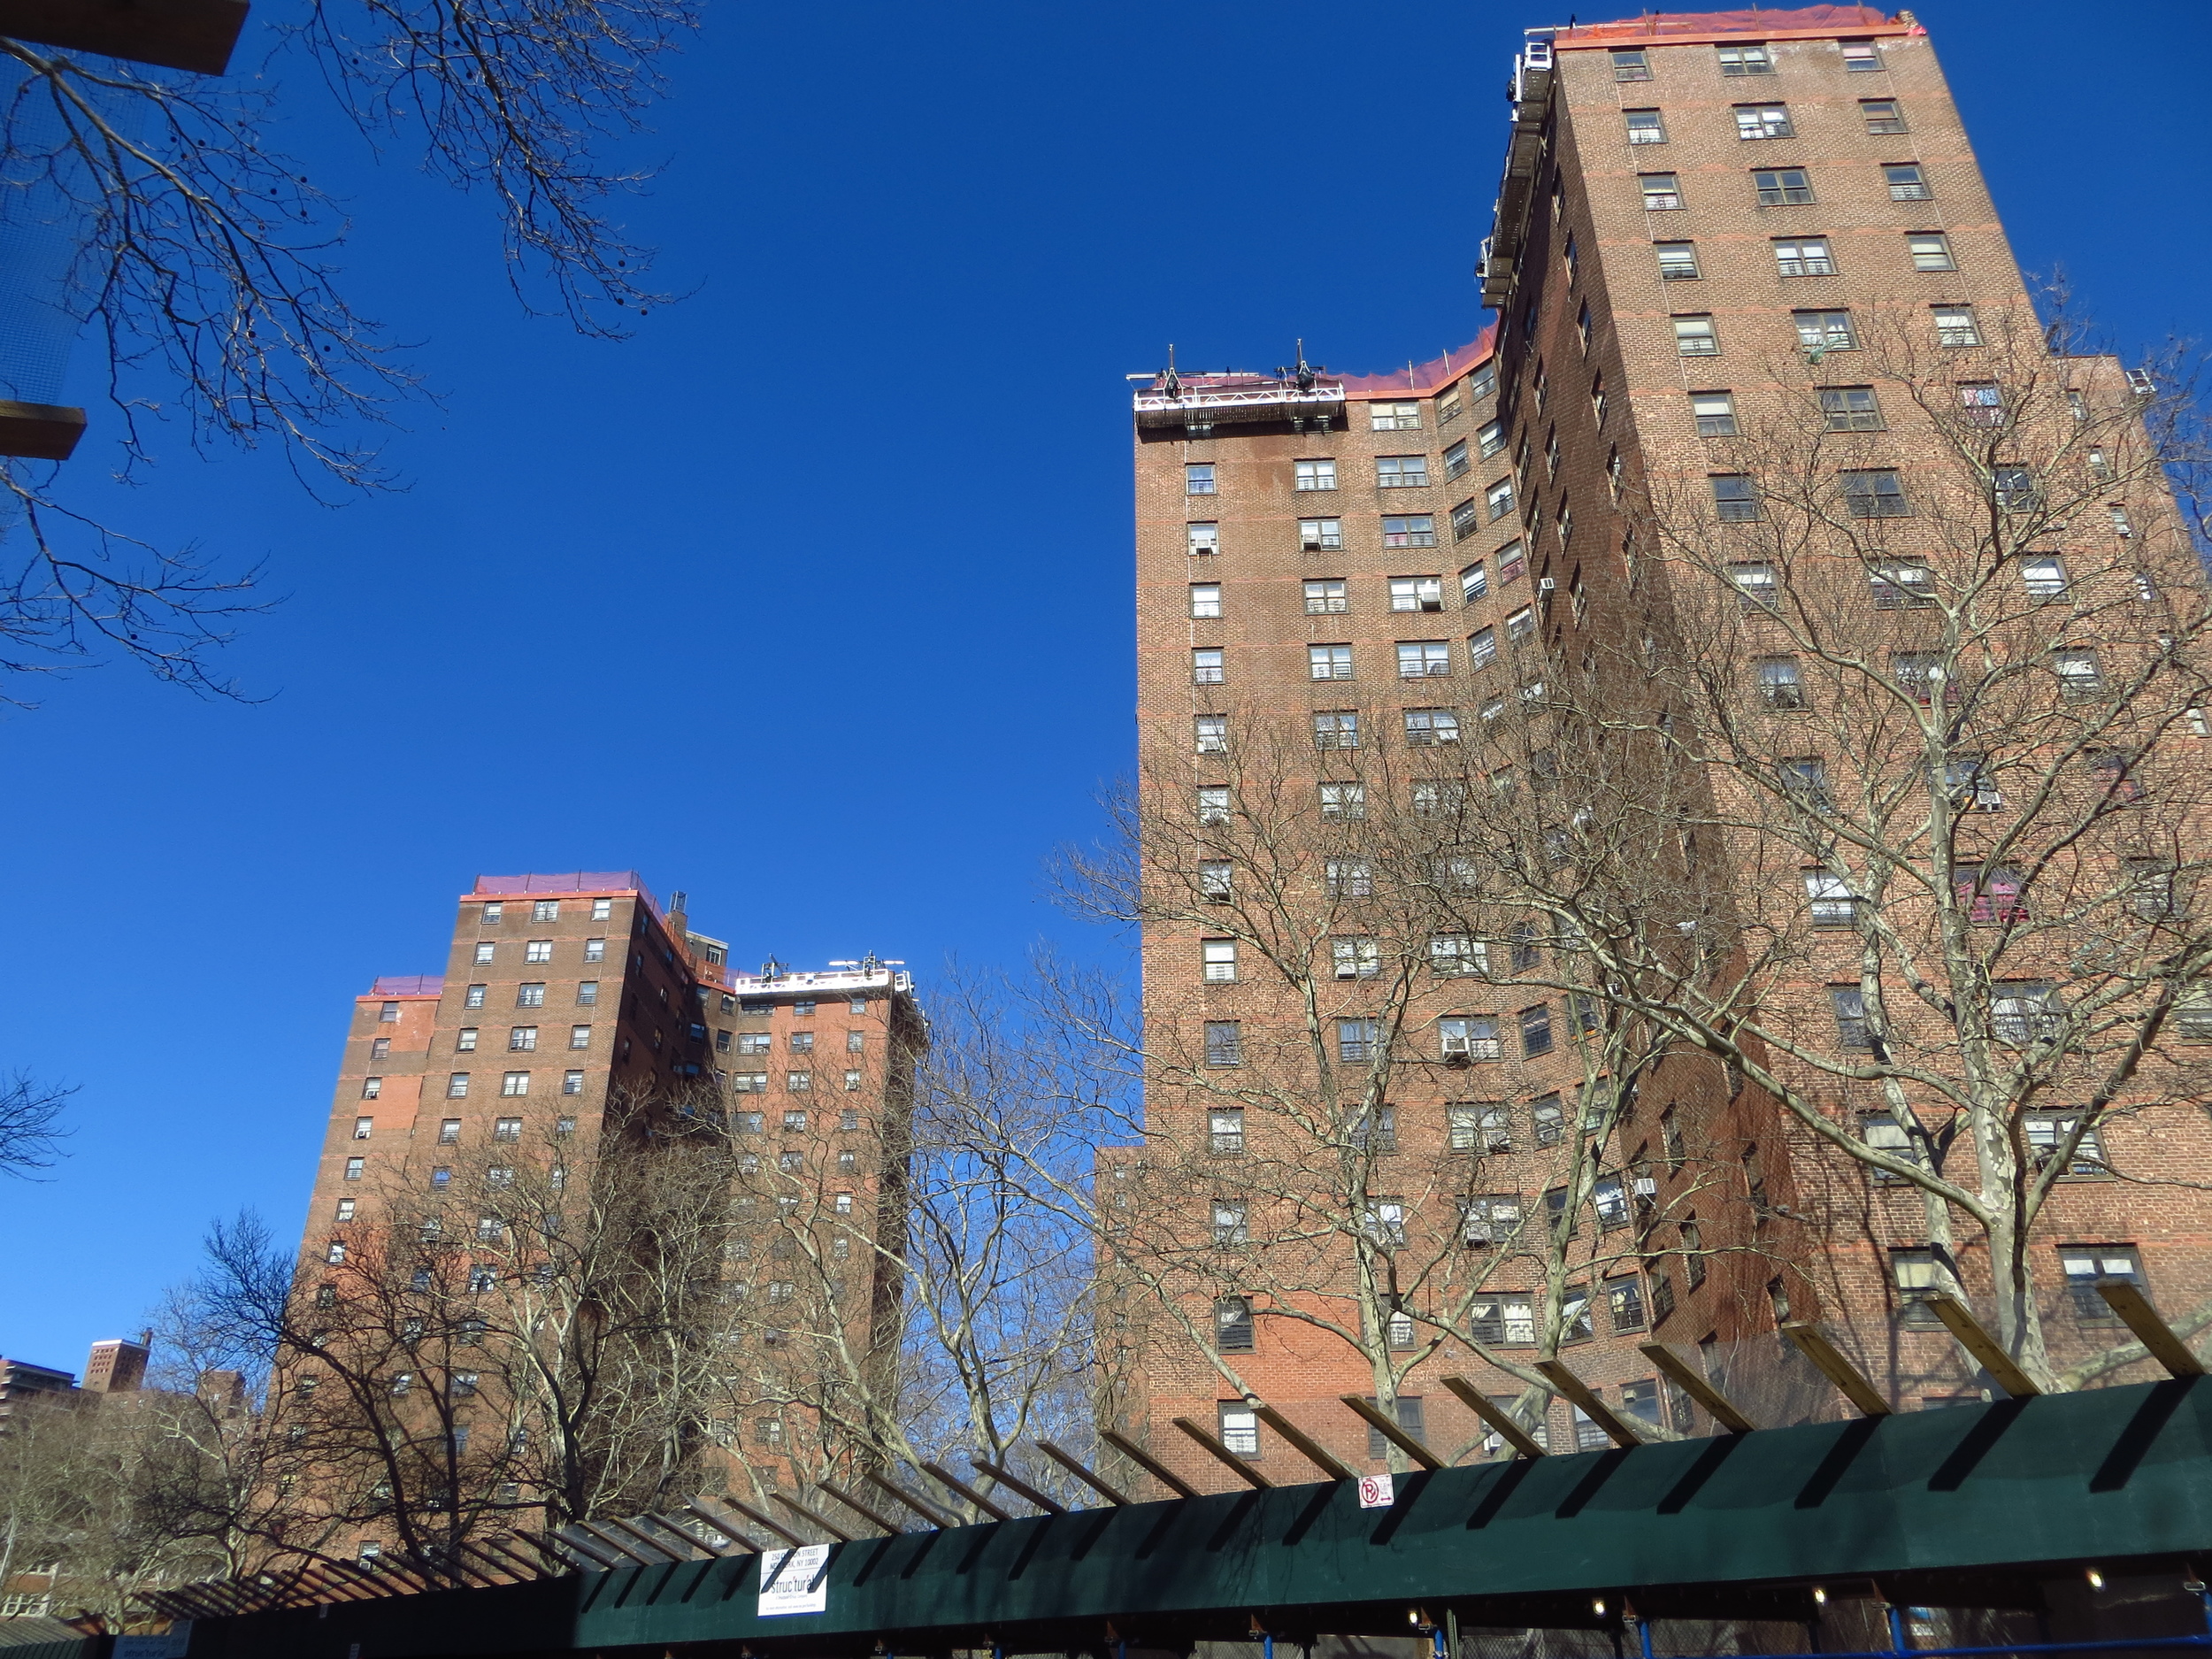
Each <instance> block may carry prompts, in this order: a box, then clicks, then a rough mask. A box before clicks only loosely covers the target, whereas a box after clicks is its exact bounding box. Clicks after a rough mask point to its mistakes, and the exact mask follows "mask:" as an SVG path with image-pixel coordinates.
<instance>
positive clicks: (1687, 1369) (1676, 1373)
mask: <svg viewBox="0 0 2212 1659" xmlns="http://www.w3.org/2000/svg"><path fill="white" fill-rule="evenodd" d="M1637 1352H1638V1353H1640V1354H1641V1355H1642V1356H1644V1357H1645V1358H1646V1359H1647V1360H1649V1361H1650V1362H1651V1363H1653V1364H1655V1365H1656V1366H1657V1367H1658V1368H1659V1369H1660V1370H1661V1371H1663V1372H1664V1373H1666V1379H1667V1380H1668V1381H1669V1382H1671V1383H1672V1384H1673V1385H1674V1386H1676V1387H1678V1388H1679V1389H1680V1390H1681V1391H1682V1392H1683V1393H1684V1394H1687V1395H1689V1396H1690V1398H1691V1399H1692V1400H1693V1401H1694V1402H1696V1403H1697V1404H1699V1405H1701V1406H1702V1407H1704V1408H1705V1415H1706V1416H1707V1417H1710V1418H1712V1419H1713V1421H1714V1422H1716V1423H1717V1424H1719V1425H1721V1427H1723V1428H1724V1429H1726V1430H1727V1431H1728V1432H1730V1433H1731V1434H1748V1433H1750V1432H1751V1431H1752V1429H1753V1428H1754V1427H1755V1426H1756V1425H1755V1424H1754V1423H1753V1422H1752V1421H1751V1419H1750V1418H1749V1417H1746V1416H1744V1414H1743V1413H1742V1412H1740V1411H1739V1410H1737V1409H1736V1407H1735V1403H1734V1402H1732V1401H1731V1400H1730V1399H1729V1398H1728V1396H1727V1395H1726V1394H1723V1393H1721V1391H1720V1390H1719V1389H1717V1388H1716V1387H1714V1386H1713V1385H1712V1384H1710V1383H1709V1382H1707V1381H1706V1380H1705V1379H1704V1378H1702V1377H1701V1376H1699V1375H1698V1372H1697V1367H1696V1366H1694V1365H1693V1364H1691V1363H1690V1362H1689V1361H1687V1360H1686V1359H1684V1358H1683V1357H1682V1356H1680V1355H1679V1354H1678V1353H1676V1352H1675V1351H1674V1350H1673V1349H1672V1348H1669V1347H1668V1346H1667V1345H1666V1344H1665V1343H1664V1342H1646V1343H1644V1344H1642V1345H1641V1346H1640V1348H1638V1349H1637Z"/></svg>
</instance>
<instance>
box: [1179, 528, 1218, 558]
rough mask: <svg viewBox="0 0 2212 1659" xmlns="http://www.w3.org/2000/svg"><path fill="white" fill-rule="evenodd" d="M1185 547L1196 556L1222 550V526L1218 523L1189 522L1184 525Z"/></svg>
mask: <svg viewBox="0 0 2212 1659" xmlns="http://www.w3.org/2000/svg"><path fill="white" fill-rule="evenodd" d="M1183 537H1184V547H1185V549H1186V550H1187V552H1189V553H1190V554H1191V555H1192V556H1193V557H1204V556H1206V555H1207V554H1210V553H1218V552H1220V551H1221V526H1219V525H1217V524H1187V525H1185V526H1183Z"/></svg>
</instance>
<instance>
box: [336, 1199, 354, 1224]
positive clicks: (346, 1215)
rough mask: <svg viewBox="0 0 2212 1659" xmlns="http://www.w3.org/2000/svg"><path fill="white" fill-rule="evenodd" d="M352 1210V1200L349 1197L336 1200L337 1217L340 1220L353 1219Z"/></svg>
mask: <svg viewBox="0 0 2212 1659" xmlns="http://www.w3.org/2000/svg"><path fill="white" fill-rule="evenodd" d="M353 1210H354V1201H353V1200H352V1199H350V1198H341V1199H340V1200H339V1201H338V1215H337V1219H339V1220H340V1221H351V1220H352V1219H353Z"/></svg>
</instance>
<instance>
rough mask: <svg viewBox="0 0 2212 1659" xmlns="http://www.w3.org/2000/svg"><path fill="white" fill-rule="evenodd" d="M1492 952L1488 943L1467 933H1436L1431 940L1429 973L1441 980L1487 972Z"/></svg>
mask: <svg viewBox="0 0 2212 1659" xmlns="http://www.w3.org/2000/svg"><path fill="white" fill-rule="evenodd" d="M1489 966H1490V950H1489V945H1488V943H1487V941H1484V940H1480V939H1476V938H1472V937H1471V936H1470V935H1468V934H1466V933H1436V934H1432V936H1431V937H1430V939H1429V972H1432V973H1433V974H1435V975H1437V976H1438V977H1439V978H1440V979H1450V978H1453V977H1455V976H1456V975H1461V974H1470V973H1483V972H1487V971H1488V969H1489Z"/></svg>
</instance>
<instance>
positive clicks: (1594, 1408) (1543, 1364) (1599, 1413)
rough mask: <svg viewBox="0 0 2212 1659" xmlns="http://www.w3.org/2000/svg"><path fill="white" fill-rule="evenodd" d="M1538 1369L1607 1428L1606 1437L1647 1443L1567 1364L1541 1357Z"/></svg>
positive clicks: (1622, 1444) (1623, 1442)
mask: <svg viewBox="0 0 2212 1659" xmlns="http://www.w3.org/2000/svg"><path fill="white" fill-rule="evenodd" d="M1536 1369H1537V1370H1538V1371H1541V1372H1543V1373H1544V1380H1545V1381H1547V1382H1548V1383H1549V1384H1551V1386H1553V1387H1554V1388H1556V1389H1557V1390H1558V1391H1559V1393H1560V1395H1561V1397H1562V1398H1563V1399H1565V1400H1566V1401H1567V1402H1569V1403H1571V1404H1572V1405H1575V1406H1578V1407H1579V1408H1581V1410H1582V1415H1583V1416H1584V1417H1587V1418H1589V1419H1590V1421H1591V1422H1593V1423H1594V1424H1596V1425H1598V1427H1599V1428H1601V1429H1602V1430H1604V1431H1605V1438H1606V1439H1608V1440H1611V1441H1612V1442H1613V1444H1614V1445H1616V1446H1620V1447H1636V1446H1641V1445H1642V1444H1643V1443H1644V1437H1643V1436H1642V1435H1640V1434H1639V1433H1637V1432H1636V1431H1635V1430H1634V1429H1632V1428H1631V1427H1630V1426H1629V1425H1627V1424H1626V1423H1624V1421H1622V1419H1621V1417H1620V1414H1619V1413H1618V1412H1617V1411H1615V1410H1614V1409H1613V1408H1612V1407H1610V1406H1609V1405H1607V1404H1606V1403H1605V1402H1604V1401H1602V1400H1601V1399H1599V1398H1598V1394H1597V1390H1596V1389H1594V1388H1593V1387H1591V1386H1590V1385H1589V1384H1588V1383H1586V1382H1584V1381H1583V1380H1582V1379H1581V1378H1579V1377H1578V1376H1576V1375H1575V1374H1574V1372H1572V1371H1569V1370H1568V1369H1567V1367H1566V1365H1565V1363H1563V1362H1562V1361H1559V1360H1555V1359H1540V1360H1538V1361H1537V1362H1536Z"/></svg>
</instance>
